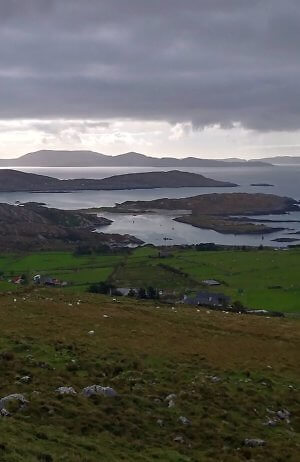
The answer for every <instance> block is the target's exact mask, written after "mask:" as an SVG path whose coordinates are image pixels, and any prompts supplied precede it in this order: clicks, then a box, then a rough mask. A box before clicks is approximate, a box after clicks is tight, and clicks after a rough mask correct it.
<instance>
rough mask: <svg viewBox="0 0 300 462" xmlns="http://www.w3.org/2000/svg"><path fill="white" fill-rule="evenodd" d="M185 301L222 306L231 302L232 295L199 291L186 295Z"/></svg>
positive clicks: (197, 304)
mask: <svg viewBox="0 0 300 462" xmlns="http://www.w3.org/2000/svg"><path fill="white" fill-rule="evenodd" d="M183 303H186V304H187V305H196V306H201V305H202V306H211V307H222V306H226V305H228V304H229V303H230V297H228V296H227V295H224V294H218V293H210V292H198V293H197V294H196V295H195V296H192V297H188V296H186V295H185V296H184V298H183Z"/></svg>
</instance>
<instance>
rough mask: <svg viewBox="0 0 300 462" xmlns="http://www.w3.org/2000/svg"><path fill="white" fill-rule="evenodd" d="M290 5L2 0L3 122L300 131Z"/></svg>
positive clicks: (299, 73) (297, 31)
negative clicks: (187, 124)
mask: <svg viewBox="0 0 300 462" xmlns="http://www.w3.org/2000/svg"><path fill="white" fill-rule="evenodd" d="M299 25H300V2H299V1H298V0H285V1H282V0H261V1H260V0H252V1H250V2H249V1H247V0H226V1H223V0H186V1H184V2H183V1H182V0H181V1H178V0H151V1H149V0H106V1H103V0H97V1H96V0H88V1H82V0H64V1H61V0H10V1H9V2H8V1H7V0H0V117H1V118H3V119H7V118H64V117H65V118H72V119H74V118H89V119H91V118H97V119H99V118H102V119H103V118H134V119H154V120H167V121H170V122H172V123H175V122H181V121H191V122H192V123H193V124H194V125H195V126H200V127H201V126H204V125H210V124H221V125H222V126H225V127H226V126H231V125H232V123H233V122H241V123H242V124H243V125H244V126H246V127H250V128H254V129H258V130H262V131H265V130H286V129H288V130H294V129H298V128H300V117H299V115H300V89H299V82H300V60H299V56H298V55H299V46H300V27H299Z"/></svg>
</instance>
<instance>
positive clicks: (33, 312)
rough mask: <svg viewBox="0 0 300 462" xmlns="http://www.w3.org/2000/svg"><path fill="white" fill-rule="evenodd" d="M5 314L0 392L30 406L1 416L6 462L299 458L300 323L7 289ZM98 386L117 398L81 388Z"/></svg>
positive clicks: (2, 304) (1, 456)
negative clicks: (251, 442) (70, 391)
mask: <svg viewBox="0 0 300 462" xmlns="http://www.w3.org/2000/svg"><path fill="white" fill-rule="evenodd" d="M79 298H80V299H81V301H79ZM15 299H16V301H15ZM0 314H1V320H2V325H1V327H2V335H1V339H0V374H1V384H0V397H4V396H6V395H8V394H11V393H22V394H23V395H24V397H25V398H26V399H27V400H28V401H29V402H28V404H27V405H26V406H25V407H24V408H23V409H22V410H18V406H17V405H11V406H10V408H9V410H10V412H11V416H10V417H0V460H1V461H3V462H33V461H47V462H51V461H66V462H79V461H80V462H81V461H85V462H101V461H103V462H107V461H111V462H119V461H126V462H127V461H133V462H134V461H149V462H150V461H161V462H166V461H167V462H168V461H170V462H171V461H172V462H187V461H189V462H198V461H204V462H206V461H225V462H232V461H233V462H235V461H236V462H237V461H246V460H255V461H277V462H280V461H282V462H283V461H287V460H288V461H291V462H296V461H297V460H299V459H298V455H299V449H300V438H299V431H300V410H299V402H300V401H299V398H300V396H299V391H298V390H299V385H300V382H299V360H300V356H299V351H300V349H299V346H300V345H299V322H298V321H291V320H287V319H275V318H271V319H266V318H260V317H251V316H243V315H235V314H226V313H222V312H220V313H219V312H218V313H217V312H209V311H207V310H205V309H204V310H200V311H198V310H196V309H192V308H177V309H172V307H171V306H169V307H168V306H166V307H163V306H160V307H159V308H158V307H157V305H153V304H151V303H145V302H137V301H134V300H129V299H125V298H124V299H122V300H121V301H120V303H117V302H113V301H112V299H111V298H105V297H102V296H91V295H87V294H85V295H80V296H77V295H75V294H68V293H66V292H63V291H62V290H58V291H56V292H55V291H53V290H52V291H47V290H39V291H30V292H24V293H22V294H18V295H17V296H15V297H13V296H12V295H4V296H1V299H0ZM90 331H94V334H89V332H90ZM26 376H27V377H29V379H28V378H27V379H24V377H26ZM93 384H99V385H103V386H110V387H113V388H114V389H115V390H116V391H117V393H118V396H117V397H115V398H108V397H103V396H95V397H91V398H86V397H84V396H82V395H81V394H80V391H81V390H82V388H83V387H86V386H89V385H93ZM60 386H72V387H73V388H74V389H75V391H76V392H77V394H76V395H74V396H66V395H65V396H61V395H59V394H58V393H56V392H55V390H56V389H57V388H58V387H60ZM173 393H174V394H175V395H176V396H175V397H173V401H174V406H170V407H168V403H169V402H170V399H169V400H167V401H166V398H167V396H168V395H169V394H173ZM282 409H284V410H287V411H289V413H290V416H289V418H288V419H280V418H278V414H277V413H278V411H280V410H282ZM182 417H185V418H186V419H188V421H187V422H188V423H187V424H185V423H186V422H185V421H184V422H185V423H183V420H182ZM180 418H181V419H180ZM271 421H272V422H273V423H274V426H273V424H272V425H271V423H270V422H271ZM245 438H261V439H263V440H264V441H265V446H263V447H257V448H248V447H246V446H245V445H244V444H243V441H244V439H245Z"/></svg>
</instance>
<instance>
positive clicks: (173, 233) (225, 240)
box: [0, 165, 300, 247]
mask: <svg viewBox="0 0 300 462" xmlns="http://www.w3.org/2000/svg"><path fill="white" fill-rule="evenodd" d="M15 169H18V170H22V171H24V172H29V173H36V174H41V175H48V176H53V177H56V178H60V179H69V178H105V177H109V176H114V175H121V174H126V173H135V172H147V171H161V170H165V171H169V170H173V169H172V168H164V169H162V168H154V167H84V168H82V167H77V168H76V167H75V168H73V167H69V168H67V167H59V168H41V167H32V168H29V167H26V168H25V167H22V168H17V167H15ZM177 170H178V168H177ZM180 170H183V171H188V172H193V173H199V174H202V175H205V176H207V177H210V178H214V179H216V180H223V181H231V182H234V183H238V184H239V185H240V186H239V187H237V188H162V189H151V190H125V191H76V192H72V193H20V192H15V193H0V202H6V203H10V204H14V203H15V202H16V201H20V202H30V201H33V202H43V203H46V204H47V206H49V207H57V208H61V209H71V210H72V209H73V210H74V209H79V208H88V207H102V206H113V205H115V204H116V203H121V202H124V201H127V200H133V201H135V200H152V199H158V198H161V197H167V198H179V197H188V196H195V195H198V194H211V193H214V192H217V193H221V192H247V193H256V192H259V193H267V194H277V195H280V196H289V197H293V198H294V199H296V200H300V166H299V165H297V166H296V165H295V166H274V167H234V168H232V167H224V168H222V167H217V168H216V167H210V168H209V167H206V168H182V169H180ZM253 183H268V184H272V185H274V186H272V187H265V186H251V184H253ZM102 215H104V216H107V217H108V218H111V219H112V220H114V222H113V223H112V224H111V225H109V226H107V227H102V228H101V231H103V232H110V233H115V232H116V233H121V234H125V233H128V234H133V235H135V236H137V237H139V238H140V239H142V240H144V241H145V242H147V243H152V244H155V245H172V244H195V243H201V242H215V243H217V244H226V245H254V246H257V245H260V244H263V245H272V246H276V247H284V246H286V245H287V244H286V243H278V242H273V239H276V238H282V237H294V238H297V237H299V238H300V236H299V235H298V236H297V235H291V234H289V233H291V232H297V231H300V223H286V225H285V224H284V223H278V224H276V223H272V224H271V225H273V226H274V227H276V226H278V227H283V226H286V227H288V228H289V230H288V231H283V232H276V233H272V234H267V235H264V236H263V235H242V236H240V235H233V234H226V235H224V234H220V233H217V232H215V231H212V230H202V229H199V228H195V227H192V226H190V225H186V224H183V223H177V222H174V221H173V220H172V218H173V216H170V215H168V216H165V215H154V214H143V215H139V216H132V215H123V214H109V213H105V214H102ZM257 218H262V219H263V218H264V217H257ZM265 218H266V219H270V217H269V216H267V217H265ZM277 218H278V219H279V220H300V212H292V213H290V214H288V215H280V216H278V215H277V216H276V217H274V219H277ZM299 242H300V241H299Z"/></svg>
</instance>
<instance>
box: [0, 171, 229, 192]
mask: <svg viewBox="0 0 300 462" xmlns="http://www.w3.org/2000/svg"><path fill="white" fill-rule="evenodd" d="M236 186H238V185H237V184H235V183H230V182H228V181H217V180H213V179H211V178H206V177H205V176H203V175H199V174H196V173H190V172H181V171H179V170H171V171H167V172H143V173H129V174H125V175H115V176H112V177H108V178H103V179H85V178H81V179H71V180H59V179H58V178H53V177H50V176H44V175H36V174H34V173H24V172H21V171H19V170H10V169H3V170H0V192H1V191H2V192H12V191H27V192H72V191H80V190H94V191H96V190H123V189H154V188H183V187H198V188H199V187H200V188H201V187H206V188H210V187H211V188H218V187H220V188H222V187H231V188H232V187H236Z"/></svg>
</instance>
